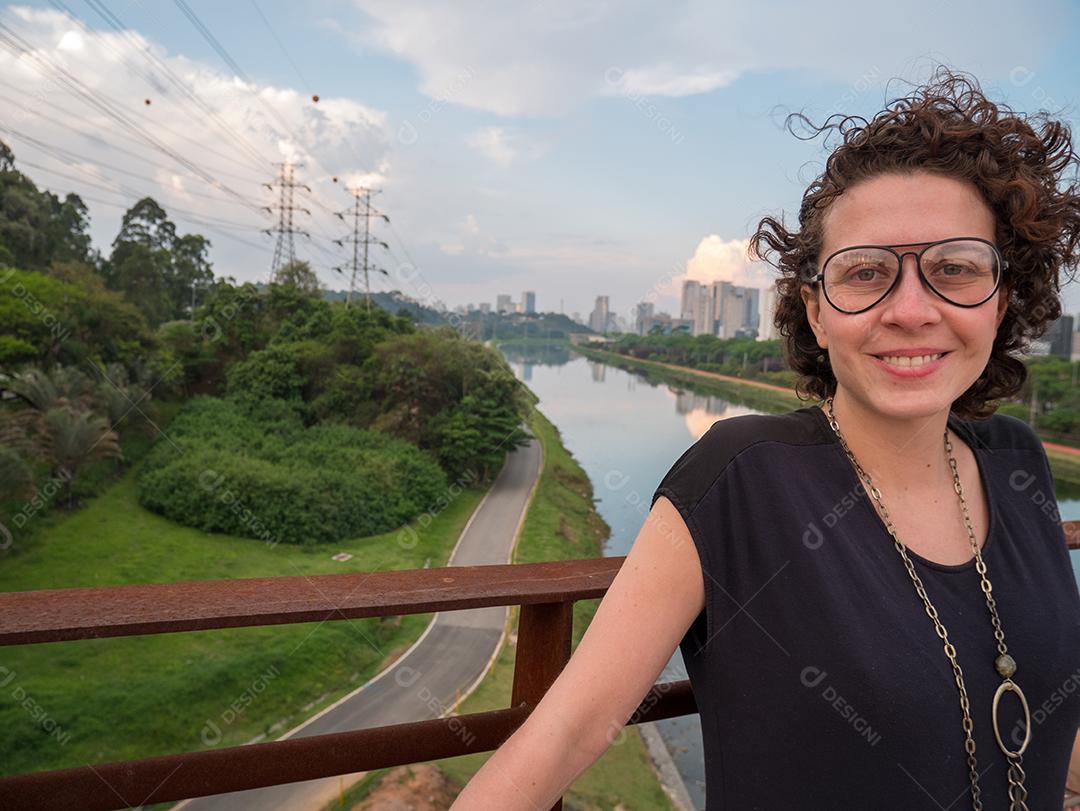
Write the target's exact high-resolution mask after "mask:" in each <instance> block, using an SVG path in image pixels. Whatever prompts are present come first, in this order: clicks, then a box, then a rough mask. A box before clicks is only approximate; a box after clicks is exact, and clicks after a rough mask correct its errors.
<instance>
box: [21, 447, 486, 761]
mask: <svg viewBox="0 0 1080 811" xmlns="http://www.w3.org/2000/svg"><path fill="white" fill-rule="evenodd" d="M136 475H137V468H136V469H134V470H132V471H129V472H128V473H127V474H126V475H125V476H124V477H123V478H122V479H121V480H120V481H119V482H118V483H116V484H115V485H113V486H112V487H110V488H109V489H108V490H107V491H106V492H105V493H104V494H103V495H101V496H99V497H98V498H96V499H94V500H92V501H90V502H89V503H88V504H87V506H86V507H85V508H84V509H82V510H80V511H78V512H76V513H72V514H61V513H56V514H52V515H48V516H43V517H38V518H35V519H34V520H36V521H40V522H41V524H40V526H37V527H35V530H36V531H35V532H34V533H33V538H32V540H31V542H30V543H29V545H28V546H27V547H26V548H25V549H19V551H17V552H16V553H12V552H8V553H2V554H0V591H25V590H30V589H42V588H70V587H78V586H107V585H120V584H126V583H152V582H173V581H181V580H210V579H220V578H244V577H266V576H277V575H298V574H333V573H341V572H347V571H376V570H387V569H410V568H420V567H423V566H424V565H425V562H428V561H430V565H432V566H441V565H445V564H446V562H447V560H448V559H449V555H450V552H451V550H452V549H453V546H454V544H455V543H456V541H457V538H458V536H459V535H460V533H461V531H462V529H463V528H464V525H465V523H466V521H468V519H469V516H470V515H471V514H472V512H473V510H474V509H475V507H476V505H477V504H478V503H479V501H480V499H481V498H482V497H483V493H484V490H482V489H479V488H470V489H467V490H464V491H463V492H461V493H460V494H459V495H458V496H457V497H456V498H454V499H453V500H451V501H450V503H449V505H448V506H447V507H446V508H445V509H443V510H441V511H440V512H439V513H437V514H436V515H435V516H434V517H433V519H432V520H431V521H430V523H429V524H428V525H427V526H426V527H424V526H420V525H419V523H418V522H417V521H414V522H413V526H414V528H415V530H416V533H417V536H416V541H417V542H416V544H415V546H411V545H402V544H399V543H397V537H398V535H397V532H396V531H395V532H391V533H386V534H384V535H377V536H372V537H367V538H357V539H353V540H349V541H344V542H340V543H333V544H326V545H322V546H319V547H316V548H300V547H296V546H288V545H286V544H278V545H276V546H268V545H266V544H265V543H263V542H261V541H258V540H252V539H248V538H237V537H230V536H225V535H211V534H206V533H203V532H201V531H199V530H195V529H191V528H188V527H182V526H179V525H177V524H174V523H172V522H171V521H168V520H166V519H164V518H161V517H160V516H157V515H155V514H153V513H150V512H148V511H147V510H145V509H143V508H142V507H141V506H139V504H138V502H137V501H136V498H135V476H136ZM411 540H412V539H410V544H411ZM338 552H348V553H350V554H352V555H353V557H352V559H351V560H348V561H345V562H339V561H335V560H332V559H331V556H332V555H334V554H336V553H338ZM430 618H431V615H430V614H420V615H412V616H406V617H396V618H388V619H383V620H380V619H378V618H372V619H365V620H347V621H346V620H337V621H333V622H323V623H304V624H299V625H278V626H268V627H260V628H239V629H228V630H220V631H218V630H215V631H200V632H193V633H179V634H160V635H151V636H135V637H127V638H117V639H93V640H80V641H76V642H63V643H51V644H39V645H26V646H16V647H8V648H3V649H0V668H6V670H0V726H2V728H3V729H4V732H5V734H4V735H3V736H2V737H0V764H2V765H0V773H3V774H13V773H21V772H28V771H38V770H43V769H55V768H62V767H67V766H76V765H82V764H87V763H89V764H98V763H103V762H109V761H116V760H125V759H130V758H141V757H149V756H152V755H157V754H166V753H173V752H184V751H193V750H199V749H204V748H207V747H208V746H213V747H219V746H227V745H235V744H242V743H246V742H250V741H253V740H257V739H261V738H262V737H263V736H265V737H266V738H270V739H272V738H274V737H276V736H278V735H280V734H281V733H282V732H284V731H285V730H287V729H289V728H291V727H293V726H295V725H296V724H298V723H300V722H301V721H303V720H304V719H305V718H307V717H309V716H311V715H312V714H314V713H316V712H318V711H319V710H321V709H322V708H323V707H325V706H327V705H328V704H329V703H332V702H334V701H336V700H337V699H338V698H340V697H341V696H342V695H344V694H345V693H347V692H350V691H351V690H353V689H355V688H356V687H357V686H358V685H360V684H362V683H363V682H365V681H366V680H367V679H369V678H370V677H371V676H373V675H374V674H375V673H377V672H378V671H379V670H381V669H382V668H383V667H385V666H386V665H387V664H388V663H389V662H391V661H393V660H394V659H396V658H397V656H398V655H399V654H400V652H401V651H403V650H404V649H405V648H406V647H408V646H409V645H410V644H412V642H413V641H415V640H416V639H417V638H418V637H419V635H420V634H421V633H422V632H423V629H424V628H425V627H426V625H427V624H428V622H429V620H430ZM28 701H29V702H32V704H28V703H27V702H28ZM234 704H235V705H238V706H239V707H240V709H239V711H235V710H233V709H231V708H230V705H234Z"/></svg>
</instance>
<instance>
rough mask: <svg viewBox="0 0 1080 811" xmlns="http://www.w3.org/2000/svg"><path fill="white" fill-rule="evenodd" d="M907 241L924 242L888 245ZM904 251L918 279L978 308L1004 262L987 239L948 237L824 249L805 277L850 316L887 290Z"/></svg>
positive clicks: (994, 288) (994, 284)
mask: <svg viewBox="0 0 1080 811" xmlns="http://www.w3.org/2000/svg"><path fill="white" fill-rule="evenodd" d="M911 245H925V247H923V248H921V249H920V250H917V251H903V252H901V251H895V250H893V248H905V247H908V246H911ZM908 254H912V255H913V256H914V257H915V265H916V268H917V269H918V271H919V277H920V278H921V279H922V281H923V284H925V285H926V286H927V287H928V288H930V290H931V291H932V292H934V293H935V294H937V295H938V296H939V297H941V298H942V299H944V300H945V301H947V302H949V304H954V305H956V306H957V307H978V306H979V305H980V304H983V303H984V302H986V301H988V300H989V299H990V297H991V296H993V295H994V293H995V292H996V291H997V289H998V285H999V284H1000V283H1001V277H1002V275H1003V273H1004V271H1005V269H1006V268H1007V267H1008V262H1006V261H1005V258H1004V257H1003V256H1002V255H1001V251H999V250H998V248H997V246H996V245H994V243H992V242H990V241H989V240H985V239H981V238H979V237H951V238H949V239H940V240H938V241H937V242H930V243H922V242H905V243H901V244H899V245H852V246H850V247H847V248H841V249H840V250H838V251H835V252H834V253H832V254H830V255H829V257H828V258H827V259H826V260H825V264H824V265H822V268H821V272H820V273H818V274H817V275H812V276H810V278H809V279H808V281H811V282H822V288H823V289H824V291H825V299H826V300H827V301H828V302H829V304H831V305H832V306H833V307H835V308H836V309H837V310H839V311H840V312H842V313H848V314H851V315H854V314H855V313H861V312H865V311H866V310H869V309H870V308H871V307H873V306H874V305H875V304H877V303H878V302H880V301H881V300H882V299H884V298H885V297H886V296H887V295H889V293H891V292H892V291H893V288H895V287H896V284H897V282H899V281H900V275H901V271H902V270H903V262H904V257H905V256H907V255H908ZM811 271H812V267H811Z"/></svg>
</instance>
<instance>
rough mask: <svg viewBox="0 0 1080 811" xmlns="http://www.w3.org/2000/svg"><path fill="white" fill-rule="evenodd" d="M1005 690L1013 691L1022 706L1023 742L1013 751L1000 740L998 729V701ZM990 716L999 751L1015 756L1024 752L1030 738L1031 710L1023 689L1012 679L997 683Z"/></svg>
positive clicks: (1008, 755)
mask: <svg viewBox="0 0 1080 811" xmlns="http://www.w3.org/2000/svg"><path fill="white" fill-rule="evenodd" d="M1006 692H1013V693H1016V695H1017V696H1018V697H1019V698H1020V706H1021V707H1023V708H1024V743H1023V744H1022V745H1021V746H1020V748H1019V749H1017V750H1016V751H1015V752H1012V751H1010V750H1009V749H1008V748H1007V747H1006V746H1005V743H1004V742H1003V741H1002V740H1001V732H1000V731H999V730H998V702H999V701H1001V697H1002V696H1003V695H1005V693H1006ZM992 717H993V723H994V737H995V738H997V742H998V746H1000V747H1001V751H1002V752H1004V753H1005V756H1006V757H1010V758H1012V757H1017V756H1019V755H1022V754H1023V753H1024V750H1025V749H1027V745H1028V742H1029V741H1030V740H1031V711H1030V710H1029V709H1028V703H1027V698H1025V696H1024V691H1023V690H1021V689H1020V685H1018V684H1017V683H1016V682H1014V681H1013V680H1012V679H1005V681H1003V682H1002V683H1001V684H1000V685H998V689H997V692H996V693H994V703H993V706H992Z"/></svg>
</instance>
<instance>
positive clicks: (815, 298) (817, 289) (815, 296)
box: [799, 284, 829, 349]
mask: <svg viewBox="0 0 1080 811" xmlns="http://www.w3.org/2000/svg"><path fill="white" fill-rule="evenodd" d="M799 295H801V296H802V300H803V306H804V307H805V308H806V320H807V321H808V322H809V324H810V329H812V330H813V331H814V336H815V337H816V338H817V342H818V346H820V347H821V348H822V349H828V348H829V339H828V338H826V337H825V330H824V329H822V327H821V285H820V284H813V285H811V284H803V285H801V286H800V287H799Z"/></svg>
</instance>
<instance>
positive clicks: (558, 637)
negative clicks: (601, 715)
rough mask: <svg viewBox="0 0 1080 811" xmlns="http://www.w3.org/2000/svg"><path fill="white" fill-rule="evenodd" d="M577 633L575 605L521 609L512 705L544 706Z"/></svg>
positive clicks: (559, 805) (558, 804)
mask: <svg viewBox="0 0 1080 811" xmlns="http://www.w3.org/2000/svg"><path fill="white" fill-rule="evenodd" d="M573 630H574V604H573V603H572V602H566V603H532V604H529V605H523V606H521V616H520V618H519V619H518V635H517V654H516V656H515V657H514V687H513V690H512V692H511V698H510V704H511V706H513V707H516V706H518V705H519V704H521V703H522V702H524V703H525V704H527V705H528V707H529V709H530V711H531V710H532V709H533V708H535V707H536V705H537V704H539V703H540V699H541V698H543V697H544V693H546V692H547V690H548V688H549V687H551V685H552V684H553V683H554V681H555V679H556V678H558V676H559V674H560V673H561V672H562V669H563V668H564V667H566V663H567V662H569V661H570V643H571V641H572V634H573ZM551 811H562V798H559V799H558V800H557V801H556V803H555V805H553V806H552V807H551Z"/></svg>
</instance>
